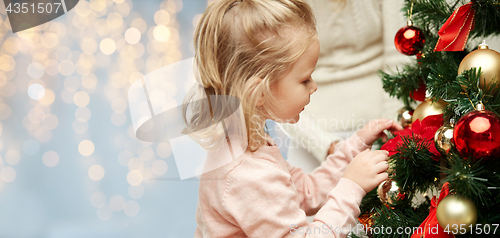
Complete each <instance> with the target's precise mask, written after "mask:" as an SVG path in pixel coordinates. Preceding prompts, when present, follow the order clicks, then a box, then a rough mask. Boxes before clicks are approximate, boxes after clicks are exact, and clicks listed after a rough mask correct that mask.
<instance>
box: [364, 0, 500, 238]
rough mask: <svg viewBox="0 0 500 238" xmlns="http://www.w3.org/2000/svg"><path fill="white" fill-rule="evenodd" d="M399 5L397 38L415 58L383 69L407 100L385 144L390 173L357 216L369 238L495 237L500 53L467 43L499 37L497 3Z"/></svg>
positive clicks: (423, 0)
mask: <svg viewBox="0 0 500 238" xmlns="http://www.w3.org/2000/svg"><path fill="white" fill-rule="evenodd" d="M403 11H404V12H405V13H406V15H407V17H408V26H405V27H403V28H401V30H400V31H399V32H398V33H397V34H396V36H395V45H396V48H397V49H398V50H399V51H400V52H401V53H403V54H406V55H409V56H410V57H415V58H416V59H415V61H414V62H412V63H410V64H407V65H404V67H402V68H400V69H399V70H398V71H397V72H380V75H381V78H382V81H383V85H384V89H385V91H386V92H387V93H389V94H390V95H391V96H393V97H396V98H398V99H399V100H402V101H403V102H404V104H405V107H404V108H402V109H401V110H400V111H399V114H398V115H397V120H398V122H400V123H401V124H402V125H403V126H404V127H405V130H403V131H399V132H396V133H394V134H393V135H391V139H390V140H389V141H388V142H387V143H385V144H384V145H383V146H382V149H385V150H388V151H389V152H390V158H389V164H390V169H389V171H388V172H389V180H388V181H386V182H384V183H382V184H381V185H380V186H379V188H378V189H375V190H374V191H372V192H370V193H369V194H368V195H367V196H365V198H364V200H363V202H362V206H361V211H362V213H361V216H360V218H359V221H360V222H361V223H362V224H363V225H365V229H366V231H367V234H368V235H369V236H372V237H410V236H411V237H412V238H413V237H454V235H456V236H455V237H500V228H499V227H498V226H499V225H498V224H499V223H500V212H499V211H500V117H498V114H499V113H500V90H499V87H500V85H499V82H498V81H499V80H500V53H498V52H496V51H494V50H491V49H489V48H488V46H487V44H486V43H487V42H486V43H484V42H483V44H481V45H479V46H478V44H477V43H473V42H474V40H475V41H476V42H478V40H479V42H480V41H482V40H483V39H484V38H486V37H490V36H498V35H500V1H498V0H495V1H493V0H473V1H471V2H467V1H453V2H451V1H446V0H413V1H412V0H406V4H405V7H404V9H403ZM411 55H416V56H411ZM420 101H423V102H420ZM412 105H418V106H417V107H416V108H415V109H413V108H412ZM429 191H436V193H434V194H432V195H436V196H433V197H431V196H429V195H427V194H428V193H429Z"/></svg>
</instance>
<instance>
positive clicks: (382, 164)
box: [375, 161, 389, 174]
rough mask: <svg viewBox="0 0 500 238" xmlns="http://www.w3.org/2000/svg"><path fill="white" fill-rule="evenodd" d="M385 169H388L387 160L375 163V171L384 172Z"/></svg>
mask: <svg viewBox="0 0 500 238" xmlns="http://www.w3.org/2000/svg"><path fill="white" fill-rule="evenodd" d="M387 169H389V164H388V163H387V161H383V162H380V163H378V164H376V165H375V171H377V173H378V174H379V173H382V172H386V171H387Z"/></svg>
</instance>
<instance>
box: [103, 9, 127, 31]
mask: <svg viewBox="0 0 500 238" xmlns="http://www.w3.org/2000/svg"><path fill="white" fill-rule="evenodd" d="M106 21H107V23H108V26H109V27H111V28H112V29H118V28H120V27H121V26H122V25H123V17H122V15H120V13H117V12H112V13H110V14H108V17H107V18H106Z"/></svg>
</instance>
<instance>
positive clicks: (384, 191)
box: [377, 179, 399, 205]
mask: <svg viewBox="0 0 500 238" xmlns="http://www.w3.org/2000/svg"><path fill="white" fill-rule="evenodd" d="M377 194H378V198H379V199H380V201H381V202H382V203H387V204H389V205H392V203H393V201H394V199H396V197H397V195H398V194H399V188H398V186H396V182H394V181H393V180H392V179H388V180H386V181H384V182H382V183H380V184H379V185H378V188H377Z"/></svg>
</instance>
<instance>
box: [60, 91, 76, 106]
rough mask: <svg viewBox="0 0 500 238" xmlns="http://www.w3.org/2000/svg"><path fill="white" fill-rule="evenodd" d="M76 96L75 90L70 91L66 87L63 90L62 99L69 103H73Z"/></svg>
mask: <svg viewBox="0 0 500 238" xmlns="http://www.w3.org/2000/svg"><path fill="white" fill-rule="evenodd" d="M74 96H75V92H70V91H68V90H66V89H63V90H62V92H61V100H62V101H63V102H65V103H67V104H70V103H73V97H74Z"/></svg>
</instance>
